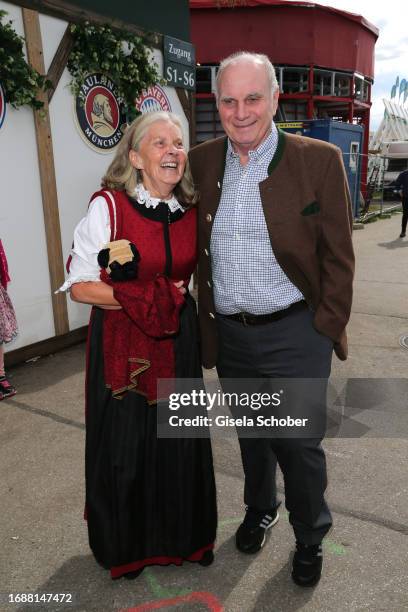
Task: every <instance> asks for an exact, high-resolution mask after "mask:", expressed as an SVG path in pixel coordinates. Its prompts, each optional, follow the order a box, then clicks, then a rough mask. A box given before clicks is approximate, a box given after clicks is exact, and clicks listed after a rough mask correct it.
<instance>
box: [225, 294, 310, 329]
mask: <svg viewBox="0 0 408 612" xmlns="http://www.w3.org/2000/svg"><path fill="white" fill-rule="evenodd" d="M307 307H308V306H307V303H306V302H305V300H301V301H300V302H295V303H294V304H291V305H290V306H288V308H284V309H283V310H277V311H276V312H271V313H270V314H262V315H253V314H250V313H249V312H236V313H235V314H231V315H224V314H221V315H219V316H221V317H223V318H224V319H231V321H238V322H239V323H242V325H245V326H246V325H265V324H266V323H271V322H272V321H279V319H283V318H284V317H286V316H287V315H289V314H292V313H294V312H297V311H298V310H304V309H305V308H307Z"/></svg>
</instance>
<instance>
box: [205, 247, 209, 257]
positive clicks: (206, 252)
mask: <svg viewBox="0 0 408 612" xmlns="http://www.w3.org/2000/svg"><path fill="white" fill-rule="evenodd" d="M204 253H205V254H206V255H207V257H208V256H209V254H210V253H209V252H208V250H207V249H204Z"/></svg>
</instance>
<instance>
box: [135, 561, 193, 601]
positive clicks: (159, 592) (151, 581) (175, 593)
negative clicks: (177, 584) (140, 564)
mask: <svg viewBox="0 0 408 612" xmlns="http://www.w3.org/2000/svg"><path fill="white" fill-rule="evenodd" d="M143 575H144V577H145V578H146V580H147V582H148V585H149V588H150V590H151V592H152V593H153V595H154V596H155V597H157V598H158V599H171V598H173V597H182V596H183V595H189V594H190V593H192V590H191V589H179V588H166V587H162V586H161V584H160V583H159V581H158V580H157V578H156V576H154V575H153V573H152V570H150V569H148V568H146V569H145V570H144V572H143Z"/></svg>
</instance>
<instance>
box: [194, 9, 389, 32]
mask: <svg viewBox="0 0 408 612" xmlns="http://www.w3.org/2000/svg"><path fill="white" fill-rule="evenodd" d="M258 6H263V7H265V6H293V7H294V8H295V7H296V6H301V7H302V8H318V9H320V10H322V11H327V12H329V13H335V14H337V15H339V16H342V17H344V18H345V19H349V20H350V21H354V22H357V23H359V24H361V25H362V26H364V27H365V28H367V29H368V30H370V32H372V33H373V34H375V36H376V38H378V35H379V29H378V28H377V27H376V26H375V25H373V24H372V23H370V22H369V21H368V20H367V19H366V18H365V17H363V16H362V15H358V14H357V13H349V12H348V11H342V10H340V9H336V8H333V7H331V6H323V5H322V4H318V3H317V2H301V1H297V0H296V2H295V1H290V0H286V1H285V0H235V6H232V3H231V2H229V0H190V8H191V9H214V8H217V9H232V8H235V9H239V8H240V7H258Z"/></svg>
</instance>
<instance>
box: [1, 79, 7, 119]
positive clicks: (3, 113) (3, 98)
mask: <svg viewBox="0 0 408 612" xmlns="http://www.w3.org/2000/svg"><path fill="white" fill-rule="evenodd" d="M5 116H6V99H5V97H4V91H3V89H2V86H1V83H0V128H1V126H2V125H3V121H4V117H5Z"/></svg>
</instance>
